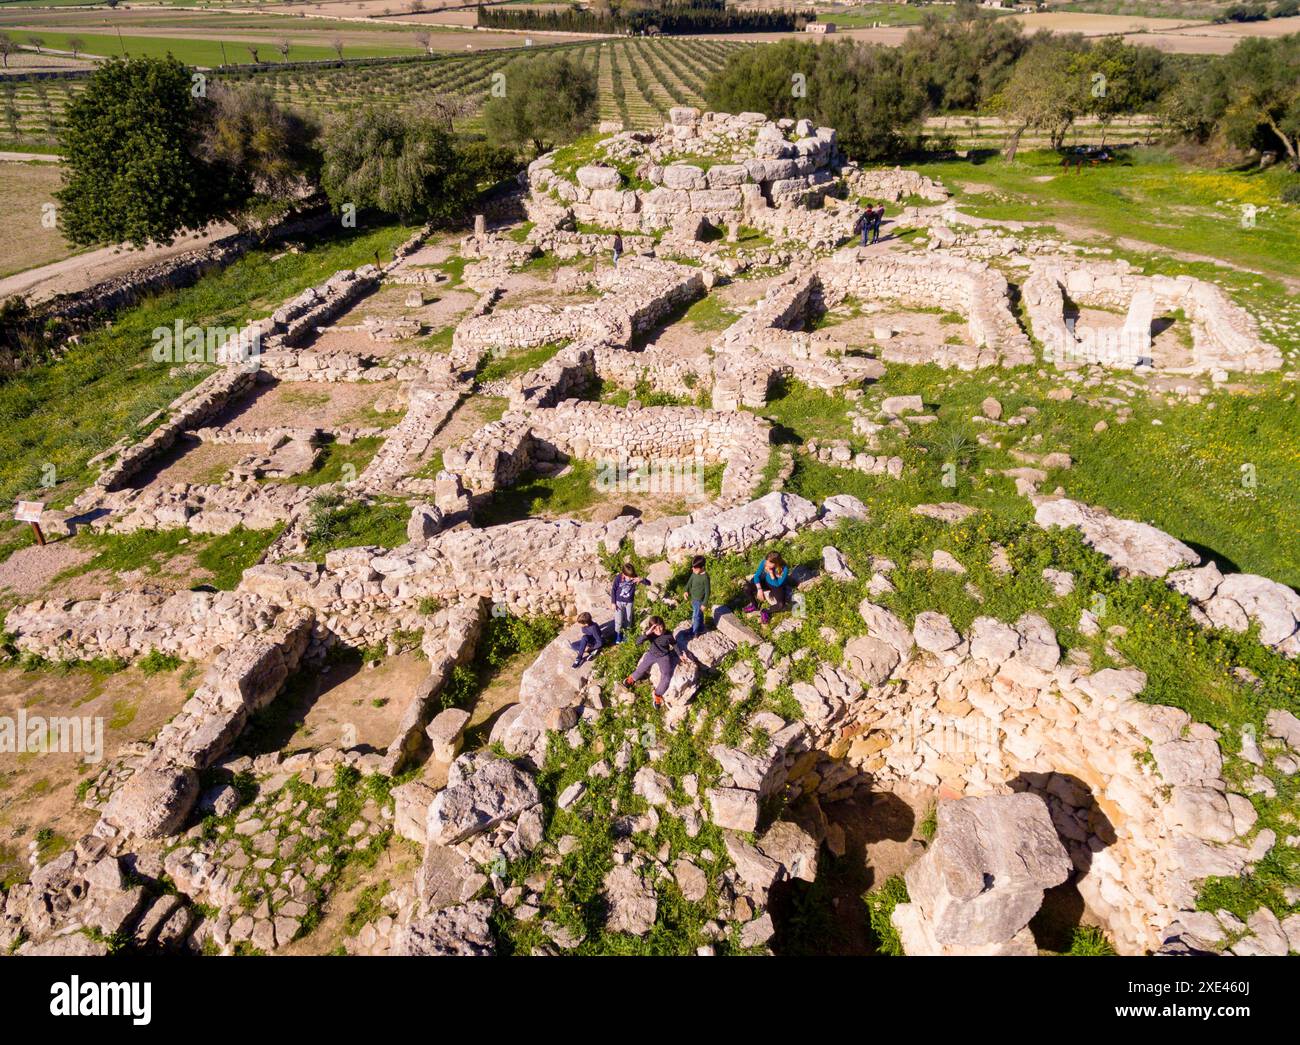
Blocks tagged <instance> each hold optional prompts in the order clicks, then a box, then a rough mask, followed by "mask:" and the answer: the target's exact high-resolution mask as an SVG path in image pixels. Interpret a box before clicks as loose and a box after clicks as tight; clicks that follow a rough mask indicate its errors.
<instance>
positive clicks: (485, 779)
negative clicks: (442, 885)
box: [427, 754, 540, 845]
mask: <svg viewBox="0 0 1300 1045" xmlns="http://www.w3.org/2000/svg"><path fill="white" fill-rule="evenodd" d="M539 799H540V796H539V795H538V792H537V784H536V782H535V781H534V780H533V778H532V776H531V775H530V774H529V773H526V772H524V771H523V770H522V769H520V768H518V767H517V766H516V765H514V763H512V762H507V761H506V760H505V759H503V758H496V757H495V756H493V755H487V754H470V755H461V756H460V758H458V759H456V761H455V762H453V763H452V769H451V773H450V774H449V776H448V781H447V786H446V787H445V788H443V790H441V791H439V792H438V796H437V797H436V798H435V799H434V800H433V803H432V804H431V805H430V806H429V820H428V826H427V836H428V839H429V842H430V844H433V843H437V844H440V845H455V844H456V843H457V842H463V841H464V840H465V839H467V838H472V837H473V836H474V835H476V834H480V833H481V832H483V831H486V830H488V829H489V828H491V827H495V826H496V825H497V824H499V823H501V822H503V821H505V820H511V819H513V818H514V817H516V816H518V815H519V814H520V813H522V812H523V811H524V810H525V809H531V808H532V807H533V806H535V805H536V804H537V803H538V801H539Z"/></svg>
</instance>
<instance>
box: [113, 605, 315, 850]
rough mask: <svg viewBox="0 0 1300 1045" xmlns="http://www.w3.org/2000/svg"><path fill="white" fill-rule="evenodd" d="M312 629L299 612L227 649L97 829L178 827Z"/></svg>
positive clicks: (158, 831) (161, 832) (142, 833)
mask: <svg viewBox="0 0 1300 1045" xmlns="http://www.w3.org/2000/svg"><path fill="white" fill-rule="evenodd" d="M311 632H312V619H311V616H310V615H309V614H297V615H295V616H293V617H292V618H291V619H290V620H289V621H288V622H287V623H286V625H285V626H284V627H282V628H280V629H277V631H276V632H275V633H273V634H272V635H269V636H267V637H266V638H264V639H254V640H250V639H248V638H245V639H244V640H243V641H241V642H240V643H238V644H237V645H235V646H234V647H233V648H231V649H227V650H224V651H223V652H221V653H220V654H219V655H218V656H217V658H216V660H215V661H213V663H212V665H211V667H209V668H208V671H207V674H206V675H204V677H203V682H202V684H201V685H200V686H199V688H198V689H197V690H195V692H194V695H193V696H192V697H190V699H189V700H187V701H186V702H185V706H184V707H182V708H181V710H180V712H179V713H178V714H177V715H176V717H175V718H173V719H172V720H171V721H169V722H168V723H167V724H166V725H165V726H163V727H162V729H161V730H159V732H158V736H157V738H156V739H155V740H154V743H153V749H152V751H150V753H149V754H148V756H147V757H146V758H145V760H144V763H143V764H142V765H141V766H140V768H139V769H137V770H136V771H135V773H133V774H132V775H131V776H130V777H129V778H128V779H127V781H126V783H125V784H123V785H122V786H121V787H120V788H119V789H118V790H117V791H116V792H115V793H114V794H113V796H112V797H111V798H110V799H109V800H108V803H107V804H106V805H105V806H104V811H103V816H102V819H101V824H100V825H99V826H98V827H97V828H96V832H97V833H101V834H105V833H115V832H121V833H123V834H126V835H132V836H136V837H141V838H161V837H165V836H167V835H170V834H173V833H175V832H176V831H177V830H179V828H180V827H181V826H183V825H184V823H185V820H186V818H187V817H188V816H189V813H190V810H191V809H192V808H193V807H194V804H195V802H196V801H197V800H198V797H199V778H198V773H199V772H200V771H201V770H204V769H206V768H207V767H208V766H211V765H212V764H213V763H215V762H216V761H217V760H218V759H219V758H220V757H221V756H222V755H223V754H224V753H225V752H226V751H227V750H228V749H229V748H230V746H231V745H232V744H233V743H234V742H235V740H236V738H237V737H238V736H239V734H240V733H241V732H243V729H244V726H245V725H246V724H247V723H248V720H249V718H250V717H251V716H252V715H253V714H255V713H256V712H258V711H260V710H261V709H262V708H264V707H266V706H267V705H268V704H270V703H271V701H272V700H274V699H275V697H276V694H278V693H279V692H280V689H281V687H282V686H283V685H284V683H285V680H286V679H288V677H289V676H290V675H291V674H292V673H293V672H294V671H295V670H296V669H297V667H298V664H299V661H300V660H301V659H302V656H303V654H304V653H305V652H306V650H307V643H308V640H309V638H310V637H311Z"/></svg>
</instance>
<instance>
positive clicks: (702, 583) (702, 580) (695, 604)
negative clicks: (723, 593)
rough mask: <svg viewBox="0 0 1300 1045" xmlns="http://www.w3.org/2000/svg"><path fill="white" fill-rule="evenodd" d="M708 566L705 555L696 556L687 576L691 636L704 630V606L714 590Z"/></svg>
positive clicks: (693, 636)
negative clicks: (710, 582)
mask: <svg viewBox="0 0 1300 1045" xmlns="http://www.w3.org/2000/svg"><path fill="white" fill-rule="evenodd" d="M706 567H707V563H706V562H705V561H704V556H703V555H697V556H695V558H694V559H692V560H691V575H690V576H689V577H687V578H686V594H687V596H688V597H689V598H690V600H691V638H695V636H697V635H699V634H700V633H701V632H702V631H704V608H705V607H706V606H707V605H708V603H709V596H710V594H711V592H712V588H711V586H710V584H709V574H708V571H707V568H706Z"/></svg>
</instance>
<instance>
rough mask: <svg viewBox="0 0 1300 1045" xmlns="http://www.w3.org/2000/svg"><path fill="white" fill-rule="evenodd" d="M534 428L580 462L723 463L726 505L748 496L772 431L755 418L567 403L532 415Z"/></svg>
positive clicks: (694, 409)
mask: <svg viewBox="0 0 1300 1045" xmlns="http://www.w3.org/2000/svg"><path fill="white" fill-rule="evenodd" d="M532 425H533V438H534V440H537V441H540V442H542V443H544V444H546V445H547V446H548V447H554V449H555V450H558V451H559V452H560V453H562V454H564V455H566V456H569V457H574V458H578V459H590V458H596V459H598V460H599V459H605V460H608V461H612V462H629V461H637V460H641V461H646V462H654V461H663V460H665V459H682V460H700V461H703V462H705V463H707V464H713V463H715V462H719V461H721V462H725V464H726V469H725V471H724V472H723V477H722V494H721V498H720V501H721V502H722V503H724V504H734V503H735V502H737V501H740V500H744V499H746V498H747V497H749V496H750V495H751V494H752V492H753V489H754V487H755V485H756V484H757V482H758V479H759V476H760V475H761V474H762V471H763V468H764V467H765V466H766V465H767V456H768V448H769V445H770V443H771V426H770V425H769V424H768V423H767V422H766V421H764V420H762V419H761V418H759V417H756V416H754V415H752V414H748V413H743V412H739V413H721V412H718V411H714V410H704V409H701V408H699V407H692V406H684V407H682V406H660V407H642V408H640V409H632V408H631V407H618V406H611V405H609V404H605V403H587V402H581V401H579V400H573V399H570V400H566V401H565V402H563V403H561V404H559V405H558V406H557V407H555V409H553V410H543V411H539V412H537V413H536V414H534V415H533V418H532ZM534 454H535V455H537V456H540V454H539V451H538V450H537V449H535V450H534Z"/></svg>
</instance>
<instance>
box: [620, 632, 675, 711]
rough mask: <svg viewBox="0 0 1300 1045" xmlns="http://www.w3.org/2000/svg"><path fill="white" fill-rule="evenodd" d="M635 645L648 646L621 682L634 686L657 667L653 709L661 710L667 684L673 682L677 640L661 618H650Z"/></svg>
mask: <svg viewBox="0 0 1300 1045" xmlns="http://www.w3.org/2000/svg"><path fill="white" fill-rule="evenodd" d="M636 644H637V645H638V646H641V645H645V644H648V646H649V648H648V649H647V650H646V651H645V652H644V653H643V654H641V659H640V661H638V662H637V666H636V670H635V671H634V672H632V674H630V675H629V676H628V677H627V678H625V679H624V680H623V685H625V686H628V687H631V686H635V685H636V684H637V683H638V682H640V681H641V680H642V679H644V678H646V677H647V676H648V675H649V674H650V672H651V671H652V670H653V669H654V668H655V667H656V666H658V668H659V684H658V685H656V686H655V690H654V695H655V707H657V708H661V707H663V705H664V694H665V693H667V692H668V684H669V683H670V682H672V680H673V672H674V671H676V670H677V640H676V639H675V638H674V637H673V633H672V632H670V631H669V630H668V628H667V627H666V626H665V625H664V622H663V618H662V617H651V618H650V619H649V620H648V621H646V627H645V634H644V635H642V636H641V637H640V638H639V639H637V640H636Z"/></svg>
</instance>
